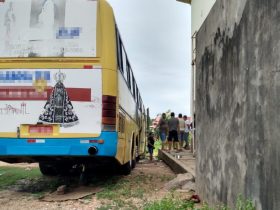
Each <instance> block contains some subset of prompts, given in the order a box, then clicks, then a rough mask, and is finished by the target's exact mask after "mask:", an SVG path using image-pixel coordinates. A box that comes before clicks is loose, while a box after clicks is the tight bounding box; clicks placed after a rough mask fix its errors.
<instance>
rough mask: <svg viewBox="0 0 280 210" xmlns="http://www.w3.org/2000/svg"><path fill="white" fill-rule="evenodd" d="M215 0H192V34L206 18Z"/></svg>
mask: <svg viewBox="0 0 280 210" xmlns="http://www.w3.org/2000/svg"><path fill="white" fill-rule="evenodd" d="M215 2H216V0H192V3H191V4H192V35H193V34H194V33H195V31H198V30H199V28H200V26H201V25H202V23H203V22H204V20H205V19H206V18H207V16H208V14H209V12H210V10H211V8H212V6H213V5H214V3H215Z"/></svg>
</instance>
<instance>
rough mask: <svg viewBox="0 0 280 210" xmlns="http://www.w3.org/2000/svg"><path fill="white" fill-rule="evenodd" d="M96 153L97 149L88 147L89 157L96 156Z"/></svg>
mask: <svg viewBox="0 0 280 210" xmlns="http://www.w3.org/2000/svg"><path fill="white" fill-rule="evenodd" d="M97 152H98V149H97V148H96V147H95V146H93V147H90V148H89V149H88V154H89V155H96V154H97Z"/></svg>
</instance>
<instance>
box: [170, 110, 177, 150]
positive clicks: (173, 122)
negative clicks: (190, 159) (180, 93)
mask: <svg viewBox="0 0 280 210" xmlns="http://www.w3.org/2000/svg"><path fill="white" fill-rule="evenodd" d="M168 130H169V133H168V149H169V151H171V147H172V141H173V143H174V149H176V150H177V151H178V150H179V139H178V131H179V120H178V119H177V118H175V114H174V112H171V118H170V119H169V120H168Z"/></svg>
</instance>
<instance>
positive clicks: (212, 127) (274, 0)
mask: <svg viewBox="0 0 280 210" xmlns="http://www.w3.org/2000/svg"><path fill="white" fill-rule="evenodd" d="M279 22H280V1H279V0H217V2H216V3H215V5H214V7H213V8H212V10H211V12H210V14H209V16H208V18H207V19H206V21H205V22H204V24H203V25H202V27H201V29H200V30H199V32H198V35H197V60H196V65H197V77H196V82H197V90H196V91H197V102H196V110H197V112H196V118H197V123H196V126H197V141H198V148H197V167H196V169H197V172H196V174H197V178H196V183H197V188H198V193H199V194H200V195H201V196H202V198H203V199H205V200H206V201H208V202H209V203H211V204H217V203H219V202H223V203H226V204H228V205H230V206H233V205H234V203H235V201H236V199H237V197H238V195H239V194H242V195H243V196H245V197H246V198H251V199H253V200H254V202H255V204H256V206H257V209H263V210H279V209H280V129H279V128H280V97H279V95H280V24H279Z"/></svg>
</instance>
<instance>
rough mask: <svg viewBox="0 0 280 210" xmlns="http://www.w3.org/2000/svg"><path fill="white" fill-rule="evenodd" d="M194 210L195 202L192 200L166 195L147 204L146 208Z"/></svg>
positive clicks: (152, 209) (153, 209) (150, 209)
mask: <svg viewBox="0 0 280 210" xmlns="http://www.w3.org/2000/svg"><path fill="white" fill-rule="evenodd" d="M163 209H172V210H193V209H194V203H193V202H191V201H184V200H180V199H176V198H173V197H166V198H163V199H162V200H159V201H154V202H150V203H148V204H146V205H145V206H144V210H163Z"/></svg>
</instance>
